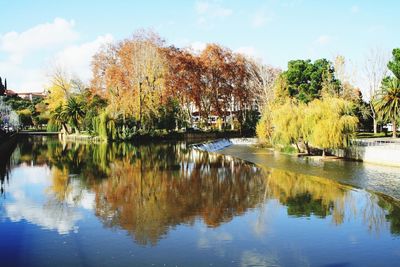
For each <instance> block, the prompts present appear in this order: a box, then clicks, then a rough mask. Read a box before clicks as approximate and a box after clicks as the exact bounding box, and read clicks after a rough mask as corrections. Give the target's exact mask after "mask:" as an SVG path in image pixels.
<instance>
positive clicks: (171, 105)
mask: <svg viewBox="0 0 400 267" xmlns="http://www.w3.org/2000/svg"><path fill="white" fill-rule="evenodd" d="M184 121H185V118H184V115H183V112H182V109H181V107H180V105H179V101H178V100H177V99H176V98H172V97H169V98H168V100H167V102H166V104H165V105H162V106H161V107H160V108H159V119H158V128H159V129H166V130H168V131H171V130H174V129H175V128H180V127H182V126H183V124H184Z"/></svg>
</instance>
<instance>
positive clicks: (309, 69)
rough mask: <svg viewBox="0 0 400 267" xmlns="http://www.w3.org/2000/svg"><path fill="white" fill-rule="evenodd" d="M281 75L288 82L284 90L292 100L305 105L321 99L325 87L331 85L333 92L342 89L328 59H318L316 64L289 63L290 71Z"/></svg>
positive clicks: (307, 62)
mask: <svg viewBox="0 0 400 267" xmlns="http://www.w3.org/2000/svg"><path fill="white" fill-rule="evenodd" d="M281 75H282V77H283V78H284V79H285V81H286V86H285V88H284V89H283V90H286V91H287V92H288V95H289V96H290V97H291V98H296V99H298V100H299V101H300V102H303V103H308V102H310V101H312V100H313V99H315V98H320V97H321V90H322V88H323V86H325V87H326V86H327V85H329V87H330V88H332V90H339V89H340V83H339V81H338V80H337V79H336V78H335V75H334V67H333V66H332V64H331V62H329V61H328V60H327V59H318V60H316V61H314V62H311V60H292V61H289V63H288V70H287V71H285V72H283V73H282V74H281ZM280 94H282V93H280Z"/></svg>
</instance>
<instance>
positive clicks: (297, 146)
mask: <svg viewBox="0 0 400 267" xmlns="http://www.w3.org/2000/svg"><path fill="white" fill-rule="evenodd" d="M295 145H296V148H297V153H300V152H301V151H300V147H299V144H298V143H297V142H295Z"/></svg>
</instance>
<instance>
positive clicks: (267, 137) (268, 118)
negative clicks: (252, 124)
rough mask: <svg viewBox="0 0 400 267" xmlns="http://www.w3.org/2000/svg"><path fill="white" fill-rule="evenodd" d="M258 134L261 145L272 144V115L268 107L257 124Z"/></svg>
mask: <svg viewBox="0 0 400 267" xmlns="http://www.w3.org/2000/svg"><path fill="white" fill-rule="evenodd" d="M256 134H257V137H258V139H259V141H260V142H261V143H264V144H265V143H268V144H270V143H272V114H271V110H270V109H269V108H268V107H267V106H266V107H265V108H264V110H263V113H262V115H261V118H260V120H259V121H258V123H257V126H256Z"/></svg>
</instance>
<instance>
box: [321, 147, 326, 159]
mask: <svg viewBox="0 0 400 267" xmlns="http://www.w3.org/2000/svg"><path fill="white" fill-rule="evenodd" d="M325 156H326V155H325V148H324V149H322V157H324V158H325Z"/></svg>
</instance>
